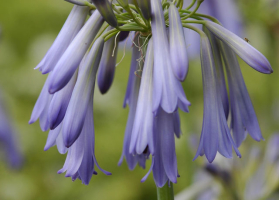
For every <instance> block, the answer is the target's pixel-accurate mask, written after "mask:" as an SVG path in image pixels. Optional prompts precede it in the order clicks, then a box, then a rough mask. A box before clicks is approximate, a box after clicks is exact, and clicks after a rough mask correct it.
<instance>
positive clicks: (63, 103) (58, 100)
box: [48, 71, 77, 129]
mask: <svg viewBox="0 0 279 200" xmlns="http://www.w3.org/2000/svg"><path fill="white" fill-rule="evenodd" d="M76 80H77V71H76V72H75V74H74V75H73V77H72V78H71V80H70V81H69V83H68V84H67V85H66V86H65V87H64V88H62V89H61V90H60V91H58V92H56V93H55V94H54V95H53V98H52V100H51V102H50V105H49V108H48V120H49V126H50V129H55V128H56V127H57V126H58V125H59V124H60V123H61V122H62V120H63V119H64V117H65V113H66V110H67V108H68V105H69V102H70V99H71V96H72V92H73V89H74V87H75V83H76Z"/></svg>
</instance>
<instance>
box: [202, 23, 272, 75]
mask: <svg viewBox="0 0 279 200" xmlns="http://www.w3.org/2000/svg"><path fill="white" fill-rule="evenodd" d="M204 25H205V26H206V27H207V28H208V29H209V30H210V31H211V32H212V33H213V34H214V35H215V36H216V37H218V38H219V39H220V40H222V41H223V42H224V43H226V44H227V45H228V46H229V47H230V48H231V49H232V50H233V51H234V52H235V53H236V54H237V55H238V56H239V57H240V58H242V60H243V61H244V62H246V63H247V64H248V65H250V66H251V67H252V68H254V69H255V70H257V71H259V72H261V73H265V74H270V73H272V72H273V70H272V68H271V65H270V63H269V62H268V60H267V59H266V57H264V55H263V54H261V53H260V52H259V51H258V50H257V49H255V48H254V47H253V46H251V45H250V44H249V43H248V42H246V41H245V40H244V39H242V38H240V37H238V36H237V35H235V34H234V33H232V32H231V31H229V30H227V29H225V28H224V27H222V26H220V25H219V24H216V23H214V22H211V21H205V22H204Z"/></svg>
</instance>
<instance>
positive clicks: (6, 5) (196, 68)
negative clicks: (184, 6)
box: [0, 0, 279, 200]
mask: <svg viewBox="0 0 279 200" xmlns="http://www.w3.org/2000/svg"><path fill="white" fill-rule="evenodd" d="M268 2H269V1H266V0H264V1H261V0H246V1H239V2H238V3H239V7H240V11H241V13H242V15H243V17H244V27H245V36H246V37H247V38H249V40H250V41H251V44H252V45H253V46H254V47H255V48H257V49H258V50H259V51H261V52H262V53H263V54H264V55H265V56H266V57H267V58H268V60H269V61H270V63H271V65H272V66H273V69H274V73H273V74H271V75H264V74H260V73H258V72H256V71H255V70H253V69H252V68H250V67H249V66H247V65H246V64H245V63H243V62H241V69H242V72H243V76H244V79H245V82H246V84H247V88H248V90H249V93H250V96H251V99H252V102H253V105H254V108H255V110H256V113H257V116H258V119H259V123H260V126H261V129H262V133H263V135H264V137H265V138H266V139H268V138H269V135H271V134H272V133H274V132H276V131H278V130H279V123H278V121H279V90H278V85H279V79H278V74H277V73H278V64H279V20H278V19H279V10H278V7H274V6H273V4H271V3H270V4H269V3H268ZM270 2H272V1H270ZM71 7H72V5H70V4H69V3H66V2H64V1H62V0H59V1H58V0H47V1H46V0H44V1H34V0H25V1H19V0H17V1H4V0H2V1H1V2H0V27H1V32H2V36H1V39H0V87H1V89H2V92H3V95H4V99H5V101H6V106H7V108H8V109H9V110H10V113H9V115H10V118H11V120H12V121H13V123H14V126H15V129H16V131H17V137H18V143H19V145H20V149H21V151H22V154H23V155H24V165H23V168H22V169H20V170H12V169H9V167H8V165H7V164H5V162H4V161H3V162H1V164H0V199H1V200H2V199H3V200H6V199H7V200H8V199H11V200H13V199H16V200H18V199H21V200H31V199H59V200H60V199H61V200H63V199H68V200H69V199H84V200H85V199H114V200H130V199H134V200H136V199H138V200H140V199H146V200H149V199H150V200H151V199H156V187H155V184H154V182H153V178H152V175H151V176H150V177H149V178H148V179H147V181H146V182H145V183H140V180H141V178H142V177H143V176H144V175H145V174H146V172H147V170H142V169H141V168H139V167H136V169H135V170H134V171H129V170H128V168H127V166H126V163H125V162H124V163H123V164H122V166H121V167H117V162H118V159H119V158H120V155H121V152H122V143H123V137H124V131H125V125H126V120H127V117H128V109H127V108H126V109H123V108H122V101H123V99H124V94H125V90H126V83H127V79H128V73H129V60H130V56H131V55H130V53H128V52H126V56H125V59H124V60H123V62H122V64H121V65H119V66H118V67H117V69H116V77H115V81H114V84H113V86H112V88H111V89H110V91H109V93H108V94H107V95H105V96H101V95H100V93H99V92H98V90H96V93H95V105H94V116H95V133H96V157H97V159H98V162H99V164H100V165H101V167H103V168H104V169H105V170H108V171H110V172H112V174H113V175H112V176H105V175H104V174H102V173H101V172H99V171H98V172H99V174H98V175H97V176H94V177H93V178H92V180H91V183H90V184H89V185H88V186H85V185H82V184H81V182H80V181H79V180H77V181H75V182H72V181H71V179H70V178H64V176H63V175H58V174H57V173H56V172H57V171H58V170H59V169H60V168H62V166H63V164H64V161H65V156H66V155H60V154H59V153H58V152H57V150H56V147H52V148H51V149H50V150H48V151H47V152H44V151H43V148H44V145H45V141H46V138H47V133H43V132H42V131H41V130H40V127H39V123H38V122H36V123H35V124H34V125H28V121H29V117H30V115H31V112H32V109H33V106H34V104H35V102H36V99H37V97H38V96H39V93H40V90H41V88H42V86H43V84H44V81H45V79H46V76H43V75H41V73H40V72H39V71H35V70H33V68H34V67H35V66H36V65H37V64H38V63H39V62H40V60H41V59H42V58H43V56H44V54H45V53H46V51H47V50H48V48H49V47H50V46H51V44H52V42H53V41H54V39H55V37H56V35H57V34H58V32H59V31H60V29H61V27H62V25H63V23H64V21H65V19H66V18H67V16H68V14H69V12H70V10H71ZM122 55H123V52H120V53H119V54H118V56H119V60H120V58H121V57H122ZM183 86H184V88H185V93H186V95H187V98H188V99H189V100H190V101H191V103H192V106H191V107H190V113H188V114H185V113H181V122H182V132H183V136H182V137H181V138H180V139H179V140H176V150H177V157H178V170H179V174H180V176H181V177H180V178H179V179H178V184H176V185H175V186H174V190H175V193H178V192H180V191H181V190H183V189H184V188H186V187H188V186H189V185H191V182H192V180H193V174H194V172H195V169H196V168H198V166H199V164H200V163H201V161H202V160H203V159H202V158H199V159H198V160H197V161H195V162H193V161H192V159H193V153H194V152H195V151H196V149H193V148H192V146H190V145H189V137H190V135H191V134H197V135H199V134H200V132H201V125H202V111H203V97H202V79H201V70H200V61H199V60H196V61H191V63H190V72H189V74H188V77H187V80H186V81H185V82H184V83H183ZM248 143H253V144H256V143H257V142H255V141H252V139H251V138H250V137H248V138H247V140H246V141H245V142H244V144H243V145H244V146H245V145H246V144H248ZM256 145H258V146H261V147H264V146H265V145H266V142H261V143H257V144H256ZM196 148H197V147H196ZM240 150H242V148H240ZM246 155H247V156H248V154H246ZM246 155H245V153H243V158H242V159H241V160H244V159H246V157H245V156H246ZM235 159H236V158H235ZM241 160H240V162H241ZM149 166H150V161H149V162H148V164H147V169H148V168H149Z"/></svg>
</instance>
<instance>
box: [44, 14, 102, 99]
mask: <svg viewBox="0 0 279 200" xmlns="http://www.w3.org/2000/svg"><path fill="white" fill-rule="evenodd" d="M102 24H103V19H102V17H101V15H100V13H99V12H98V11H95V12H94V13H93V14H92V15H91V17H90V18H89V19H88V20H87V22H86V23H85V25H84V26H83V27H82V29H81V30H80V32H79V33H78V34H77V36H76V37H75V39H74V40H73V41H72V43H71V44H70V45H69V47H68V48H67V50H66V51H65V52H64V54H63V55H62V57H61V58H60V60H59V61H58V63H57V65H56V66H55V68H54V70H53V73H52V75H51V77H50V81H49V88H48V91H49V93H51V94H53V93H55V92H57V91H59V90H61V89H62V88H63V87H64V86H65V85H66V84H67V83H68V82H69V81H70V79H71V78H72V76H73V75H74V73H75V71H76V69H77V68H78V66H79V64H80V62H81V60H82V58H83V56H84V54H85V53H86V51H87V49H88V48H89V46H90V44H91V42H92V41H93V39H94V37H95V36H96V35H97V33H98V31H99V29H100V27H101V26H102Z"/></svg>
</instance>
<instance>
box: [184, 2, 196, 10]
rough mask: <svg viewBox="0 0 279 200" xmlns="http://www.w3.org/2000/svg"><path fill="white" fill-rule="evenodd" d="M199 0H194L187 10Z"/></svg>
mask: <svg viewBox="0 0 279 200" xmlns="http://www.w3.org/2000/svg"><path fill="white" fill-rule="evenodd" d="M196 1H197V0H193V1H192V3H191V4H190V5H189V6H188V7H187V8H186V10H189V9H190V8H192V7H193V5H195V3H196Z"/></svg>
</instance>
